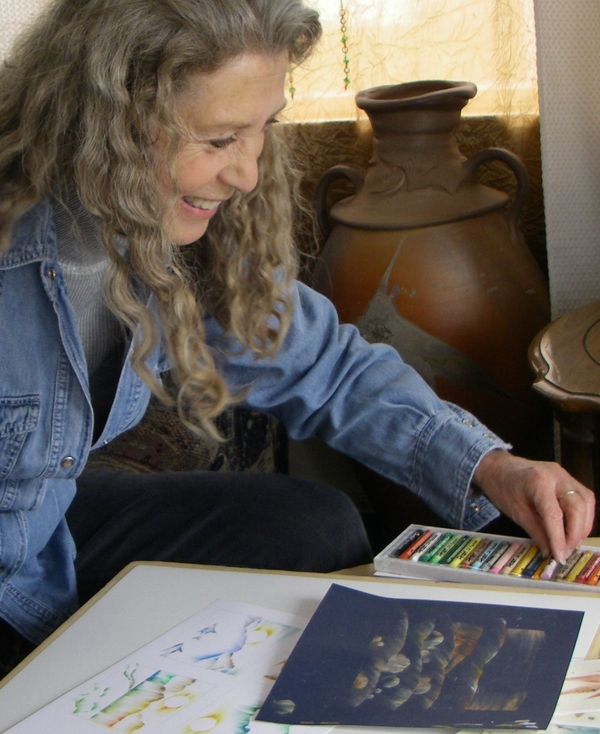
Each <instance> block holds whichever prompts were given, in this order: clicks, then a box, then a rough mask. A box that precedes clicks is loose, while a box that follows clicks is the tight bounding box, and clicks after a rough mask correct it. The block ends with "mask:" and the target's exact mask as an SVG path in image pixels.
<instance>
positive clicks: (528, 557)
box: [510, 545, 539, 576]
mask: <svg viewBox="0 0 600 734" xmlns="http://www.w3.org/2000/svg"><path fill="white" fill-rule="evenodd" d="M538 551H539V548H538V547H537V545H532V546H531V548H530V549H529V550H528V551H527V553H525V555H524V556H523V558H521V560H520V561H519V562H518V563H517V565H516V566H515V567H514V568H513V569H512V571H511V572H510V575H511V576H520V575H521V574H522V573H523V569H524V568H525V566H527V565H528V564H529V563H531V561H533V559H534V558H535V557H536V555H537V553H538Z"/></svg>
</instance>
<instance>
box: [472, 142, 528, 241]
mask: <svg viewBox="0 0 600 734" xmlns="http://www.w3.org/2000/svg"><path fill="white" fill-rule="evenodd" d="M488 161H501V162H502V163H505V164H506V165H507V166H508V167H509V168H510V169H511V170H512V172H513V173H514V174H515V178H516V179H517V192H516V194H515V198H514V201H513V203H512V206H511V207H510V210H509V212H508V224H509V227H510V233H511V235H512V237H513V239H514V241H515V242H519V243H521V242H522V239H521V237H520V235H519V229H518V226H517V225H518V222H519V218H520V216H521V212H522V210H523V204H524V203H525V197H526V196H527V190H528V188H529V174H528V173H527V169H526V168H525V166H524V164H523V161H522V160H521V159H520V158H519V157H518V156H517V155H515V154H514V153H512V152H511V151H510V150H507V149H506V148H487V149H486V150H482V151H480V152H479V153H475V155H474V156H471V158H469V159H468V160H467V161H465V163H464V164H463V166H464V169H465V171H466V175H465V178H474V177H475V173H476V172H477V169H478V168H479V167H480V166H481V165H483V164H484V163H487V162H488Z"/></svg>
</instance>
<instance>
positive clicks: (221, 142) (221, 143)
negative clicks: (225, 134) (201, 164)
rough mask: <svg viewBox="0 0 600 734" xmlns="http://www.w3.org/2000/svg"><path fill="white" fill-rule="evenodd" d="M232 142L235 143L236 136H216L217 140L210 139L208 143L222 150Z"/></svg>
mask: <svg viewBox="0 0 600 734" xmlns="http://www.w3.org/2000/svg"><path fill="white" fill-rule="evenodd" d="M232 143H235V138H234V137H233V136H231V137H229V138H216V139H215V140H209V141H208V144H209V145H210V146H211V147H213V148H217V149H218V150H220V149H221V148H227V146H229V145H231V144H232Z"/></svg>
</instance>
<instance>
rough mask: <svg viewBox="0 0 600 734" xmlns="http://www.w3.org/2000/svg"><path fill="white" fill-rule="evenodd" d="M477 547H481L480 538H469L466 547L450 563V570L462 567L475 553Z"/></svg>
mask: <svg viewBox="0 0 600 734" xmlns="http://www.w3.org/2000/svg"><path fill="white" fill-rule="evenodd" d="M479 545H481V538H470V539H469V540H468V541H467V543H466V545H465V546H464V547H463V548H462V549H461V550H460V551H459V552H458V553H457V554H456V555H455V556H454V558H453V559H452V560H451V561H450V566H452V568H459V567H460V566H462V565H463V564H464V562H465V561H466V560H467V558H468V557H469V556H470V555H471V554H472V553H474V552H475V550H476V549H477V547H478V546H479Z"/></svg>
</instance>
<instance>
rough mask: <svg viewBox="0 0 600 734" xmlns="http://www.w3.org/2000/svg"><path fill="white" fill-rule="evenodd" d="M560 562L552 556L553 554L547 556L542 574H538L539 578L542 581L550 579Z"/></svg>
mask: <svg viewBox="0 0 600 734" xmlns="http://www.w3.org/2000/svg"><path fill="white" fill-rule="evenodd" d="M559 568H560V563H559V562H558V561H557V560H556V558H554V557H553V556H550V557H549V558H548V563H547V564H546V567H545V568H544V570H543V571H542V575H541V576H540V579H541V580H542V581H552V579H553V578H554V574H555V573H556V572H557V571H558V570H559Z"/></svg>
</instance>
